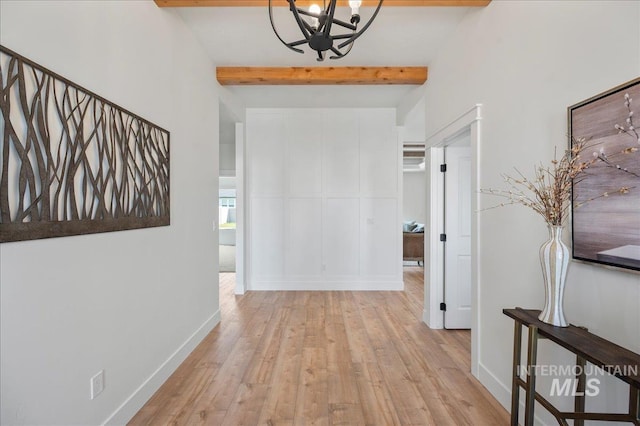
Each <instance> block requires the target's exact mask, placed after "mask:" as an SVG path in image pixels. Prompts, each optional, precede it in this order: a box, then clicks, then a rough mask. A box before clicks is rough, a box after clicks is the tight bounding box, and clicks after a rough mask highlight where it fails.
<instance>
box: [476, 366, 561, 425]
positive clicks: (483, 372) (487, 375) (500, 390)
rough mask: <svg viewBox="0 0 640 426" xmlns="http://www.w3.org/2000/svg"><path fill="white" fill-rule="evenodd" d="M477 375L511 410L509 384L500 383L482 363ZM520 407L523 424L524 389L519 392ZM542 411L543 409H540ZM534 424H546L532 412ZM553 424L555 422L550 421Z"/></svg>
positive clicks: (495, 396)
mask: <svg viewBox="0 0 640 426" xmlns="http://www.w3.org/2000/svg"><path fill="white" fill-rule="evenodd" d="M478 373H479V374H478V375H477V376H476V377H477V378H478V380H479V381H480V383H482V385H483V386H484V387H485V388H487V390H488V391H489V392H490V393H491V395H493V397H494V398H495V399H496V400H497V401H498V402H499V403H500V405H502V406H503V407H504V408H505V410H507V411H508V412H510V411H511V386H510V385H509V386H507V385H506V384H504V383H502V382H501V381H500V380H499V379H498V378H497V377H496V376H495V375H494V374H493V373H492V372H491V371H490V370H489V369H488V368H487V367H485V366H484V365H483V364H482V363H480V364H479V365H478ZM519 405H520V409H519V410H518V413H519V414H520V419H519V420H520V422H519V424H523V422H524V408H525V401H524V391H521V392H520V401H519ZM542 412H544V410H543V411H542ZM533 423H534V425H537V426H546V425H547V423H545V422H544V421H543V420H542V418H540V417H539V416H538V415H537V414H534V421H533ZM551 424H555V423H551Z"/></svg>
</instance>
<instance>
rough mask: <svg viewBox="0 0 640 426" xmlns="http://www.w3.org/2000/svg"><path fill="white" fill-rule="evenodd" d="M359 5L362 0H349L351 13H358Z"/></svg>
mask: <svg viewBox="0 0 640 426" xmlns="http://www.w3.org/2000/svg"><path fill="white" fill-rule="evenodd" d="M361 5H362V0H349V7H351V14H352V15H359V14H360V6H361Z"/></svg>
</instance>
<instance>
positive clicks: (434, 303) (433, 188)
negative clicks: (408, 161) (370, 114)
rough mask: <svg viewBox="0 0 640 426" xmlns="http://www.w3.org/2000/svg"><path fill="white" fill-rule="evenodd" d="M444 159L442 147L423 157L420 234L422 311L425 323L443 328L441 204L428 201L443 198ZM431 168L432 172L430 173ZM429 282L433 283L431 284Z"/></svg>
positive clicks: (429, 150) (431, 326)
mask: <svg viewBox="0 0 640 426" xmlns="http://www.w3.org/2000/svg"><path fill="white" fill-rule="evenodd" d="M443 161H444V150H443V149H442V148H440V147H431V148H429V149H427V155H426V157H425V169H426V170H425V171H428V174H427V175H426V176H428V177H429V182H428V184H429V193H430V194H431V196H430V197H427V210H426V211H427V214H428V216H429V218H428V220H427V222H428V223H427V224H426V225H427V226H425V230H424V232H425V237H424V261H425V264H424V270H425V271H426V272H425V274H424V311H425V315H426V319H425V321H424V322H425V323H426V324H427V325H428V326H429V327H430V328H434V329H441V328H443V327H444V324H443V317H442V311H440V302H442V301H443V300H444V295H443V292H442V285H441V283H442V282H443V276H442V273H443V270H442V268H440V267H437V265H442V264H443V259H444V247H443V245H442V243H441V242H440V237H439V235H440V233H441V232H442V230H443V229H444V217H443V214H442V213H443V211H442V206H441V205H439V204H438V203H432V202H431V200H441V199H442V198H443V197H444V194H443V189H444V183H443V179H444V177H443V176H442V173H440V171H439V168H440V164H442V163H443ZM432 171H434V172H432ZM432 284H433V285H432Z"/></svg>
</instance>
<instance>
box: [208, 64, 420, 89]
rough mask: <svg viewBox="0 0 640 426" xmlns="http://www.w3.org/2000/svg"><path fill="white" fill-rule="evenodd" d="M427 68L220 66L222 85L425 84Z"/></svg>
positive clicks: (218, 76)
mask: <svg viewBox="0 0 640 426" xmlns="http://www.w3.org/2000/svg"><path fill="white" fill-rule="evenodd" d="M427 75H428V70H427V67H218V68H217V69H216V76H217V78H218V82H219V83H220V84H221V85H223V86H274V85H275V86H278V85H327V84H330V85H371V84H417V85H420V84H423V83H424V82H425V81H427Z"/></svg>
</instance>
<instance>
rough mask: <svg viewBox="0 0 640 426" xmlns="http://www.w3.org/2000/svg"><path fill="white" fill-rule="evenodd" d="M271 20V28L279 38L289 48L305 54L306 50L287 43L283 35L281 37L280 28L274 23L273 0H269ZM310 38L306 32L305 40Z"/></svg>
mask: <svg viewBox="0 0 640 426" xmlns="http://www.w3.org/2000/svg"><path fill="white" fill-rule="evenodd" d="M269 21H271V28H272V29H273V32H274V33H275V35H276V37H278V40H280V42H281V43H282V44H284V45H285V46H287V47H288V48H289V49H291V50H293V51H294V52H298V53H303V54H304V50H302V49H296V48H295V47H292V46H289V45H288V44H287V42H286V41H284V40H283V39H282V37H280V34H278V30H276V26H275V24H274V23H273V12H272V10H271V0H269ZM308 40H309V37H307V36H306V34H305V41H308Z"/></svg>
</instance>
